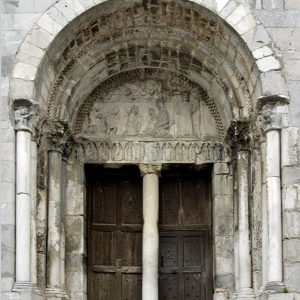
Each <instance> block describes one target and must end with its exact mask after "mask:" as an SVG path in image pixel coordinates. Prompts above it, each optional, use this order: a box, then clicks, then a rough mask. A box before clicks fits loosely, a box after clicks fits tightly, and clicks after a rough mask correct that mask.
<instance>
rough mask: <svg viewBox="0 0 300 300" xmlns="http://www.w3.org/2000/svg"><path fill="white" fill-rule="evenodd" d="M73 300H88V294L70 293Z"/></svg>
mask: <svg viewBox="0 0 300 300" xmlns="http://www.w3.org/2000/svg"><path fill="white" fill-rule="evenodd" d="M70 295H71V299H72V300H87V294H86V293H85V292H74V293H72V292H71V293H70Z"/></svg>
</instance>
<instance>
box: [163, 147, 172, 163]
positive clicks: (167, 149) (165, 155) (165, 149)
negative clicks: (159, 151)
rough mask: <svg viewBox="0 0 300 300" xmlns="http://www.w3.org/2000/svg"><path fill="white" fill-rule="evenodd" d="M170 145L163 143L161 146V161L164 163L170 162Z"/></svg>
mask: <svg viewBox="0 0 300 300" xmlns="http://www.w3.org/2000/svg"><path fill="white" fill-rule="evenodd" d="M172 150H173V148H172V145H171V144H170V143H165V144H164V146H163V159H164V160H166V161H170V160H172Z"/></svg>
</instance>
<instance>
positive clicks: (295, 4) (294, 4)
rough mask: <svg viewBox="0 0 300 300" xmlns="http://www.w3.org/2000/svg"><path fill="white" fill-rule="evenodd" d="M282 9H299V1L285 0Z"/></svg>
mask: <svg viewBox="0 0 300 300" xmlns="http://www.w3.org/2000/svg"><path fill="white" fill-rule="evenodd" d="M284 9H286V10H300V2H299V1H298V0H285V6H284Z"/></svg>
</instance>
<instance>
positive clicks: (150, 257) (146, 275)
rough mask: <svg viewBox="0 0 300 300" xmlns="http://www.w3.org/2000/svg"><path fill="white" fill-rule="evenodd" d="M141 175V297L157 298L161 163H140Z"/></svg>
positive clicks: (150, 299) (145, 298) (155, 299)
mask: <svg viewBox="0 0 300 300" xmlns="http://www.w3.org/2000/svg"><path fill="white" fill-rule="evenodd" d="M140 171H141V175H142V176H143V221H144V223H143V278H142V299H143V300H158V257H159V253H158V251H159V232H158V209H159V176H160V172H161V165H144V164H141V165H140Z"/></svg>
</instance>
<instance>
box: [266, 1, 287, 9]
mask: <svg viewBox="0 0 300 300" xmlns="http://www.w3.org/2000/svg"><path fill="white" fill-rule="evenodd" d="M263 7H264V9H266V10H272V9H278V10H282V9H283V0H263Z"/></svg>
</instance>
